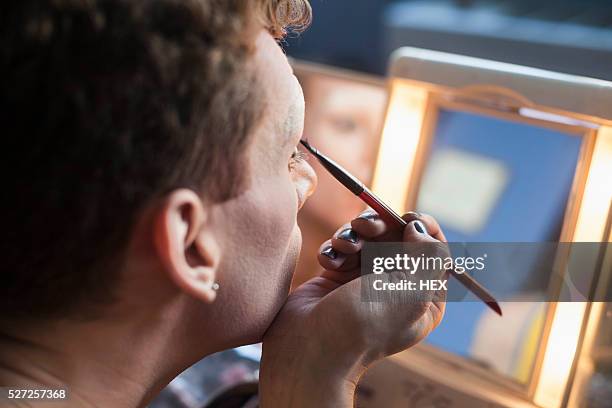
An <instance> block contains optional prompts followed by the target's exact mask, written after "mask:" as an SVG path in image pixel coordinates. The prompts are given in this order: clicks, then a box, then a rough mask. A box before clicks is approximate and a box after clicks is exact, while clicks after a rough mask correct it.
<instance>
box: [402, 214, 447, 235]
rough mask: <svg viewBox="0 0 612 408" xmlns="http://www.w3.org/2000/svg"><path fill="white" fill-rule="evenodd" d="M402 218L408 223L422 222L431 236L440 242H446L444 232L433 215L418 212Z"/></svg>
mask: <svg viewBox="0 0 612 408" xmlns="http://www.w3.org/2000/svg"><path fill="white" fill-rule="evenodd" d="M402 218H403V219H404V220H406V222H408V223H410V222H411V221H421V222H422V223H423V224H425V227H426V229H427V233H428V234H429V235H431V236H432V237H434V238H435V239H437V240H438V241H442V242H446V237H445V236H444V233H443V232H442V228H440V224H438V221H436V219H435V218H434V217H432V216H431V215H429V214H424V213H420V212H416V211H410V212H407V213H406V214H404V215H402Z"/></svg>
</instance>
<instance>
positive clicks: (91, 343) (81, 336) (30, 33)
mask: <svg viewBox="0 0 612 408" xmlns="http://www.w3.org/2000/svg"><path fill="white" fill-rule="evenodd" d="M1 7H2V12H1V15H2V19H3V24H2V26H1V28H0V31H1V44H0V49H1V50H2V51H1V61H2V62H1V67H2V68H1V70H2V75H1V77H2V102H1V107H2V109H1V112H2V113H0V115H2V123H3V126H4V129H5V140H6V141H7V142H8V147H7V148H5V149H3V154H4V155H5V157H4V159H5V160H4V161H5V163H8V164H9V165H10V169H11V170H10V173H7V174H5V178H6V180H5V183H4V188H5V198H4V207H5V225H6V226H5V231H4V234H3V238H2V239H3V246H2V247H3V255H4V259H3V260H4V262H3V270H2V277H3V286H2V289H1V290H2V293H1V294H0V299H1V300H0V302H2V317H1V318H0V333H1V335H0V344H1V345H0V383H1V384H2V385H4V386H10V387H22V388H23V387H26V386H27V387H32V388H39V389H56V388H63V387H67V389H68V393H69V394H68V399H67V400H66V401H60V402H58V403H57V406H74V407H94V406H100V407H137V406H144V405H146V404H147V402H148V401H150V400H151V398H153V397H154V396H155V395H156V393H157V392H158V391H159V390H160V389H161V388H162V387H163V386H164V385H165V384H167V383H168V382H169V381H170V380H171V379H172V378H173V377H174V376H176V375H177V374H178V373H179V372H181V371H182V370H184V369H185V368H186V367H188V366H190V365H191V364H193V363H194V362H196V361H198V360H200V359H201V358H203V357H205V356H207V355H209V354H211V353H214V352H217V351H220V350H224V349H227V348H231V347H236V346H239V345H243V344H249V343H254V342H259V341H261V340H262V339H263V341H264V355H263V360H262V366H261V386H260V399H261V403H262V405H263V406H266V407H267V406H279V407H287V406H319V407H325V406H330V407H331V406H349V405H351V404H352V399H353V391H354V386H355V383H356V381H357V379H358V378H359V376H360V375H361V374H362V373H363V371H364V370H365V368H366V367H367V366H368V365H369V364H371V363H372V362H373V361H375V360H376V359H378V358H381V357H383V356H385V355H388V354H390V353H393V352H397V351H399V350H401V349H403V348H406V347H409V346H410V345H412V344H414V343H415V342H417V341H419V340H420V339H421V338H422V337H424V336H425V335H426V334H427V333H428V332H429V331H430V330H431V329H433V327H435V325H436V324H437V323H438V322H439V321H440V319H441V317H442V313H443V303H441V302H436V301H434V300H435V299H434V298H433V297H427V298H419V297H416V298H415V299H412V300H411V301H410V302H408V303H406V304H404V305H391V304H390V305H386V304H383V305H380V307H377V308H370V307H367V306H364V303H362V302H361V301H360V298H359V295H360V286H359V284H360V279H361V278H357V276H358V270H356V269H355V266H356V263H355V260H356V259H358V256H359V251H360V249H361V245H362V243H363V240H364V239H379V240H391V239H395V240H399V239H402V238H403V239H404V240H407V241H425V242H427V241H431V242H437V241H436V240H435V239H434V238H431V237H429V236H427V235H426V234H421V233H419V232H418V231H419V228H417V227H415V222H417V221H413V219H414V217H413V218H411V219H410V221H412V222H411V223H410V224H409V227H407V228H406V230H405V231H404V232H403V235H402V232H401V231H400V232H390V231H388V230H387V226H386V225H385V224H384V223H383V222H382V221H381V220H380V219H379V218H378V217H377V216H376V215H375V214H368V215H366V216H362V217H361V218H358V219H356V220H354V221H353V222H352V224H351V226H352V228H353V229H354V230H355V231H356V233H357V234H359V236H360V237H361V238H360V239H359V240H358V242H356V243H349V242H341V241H342V240H339V239H337V238H334V239H332V240H331V241H329V242H328V243H326V244H324V246H323V247H322V248H321V254H320V255H319V260H320V262H321V264H322V265H323V266H324V267H326V268H327V271H326V272H325V273H324V274H323V275H322V276H321V277H319V278H316V279H314V280H312V281H310V282H308V283H306V284H305V285H303V286H302V287H300V288H298V290H296V291H295V292H294V293H293V294H292V295H291V296H289V298H288V297H287V294H288V290H289V286H290V281H291V276H292V272H293V269H294V268H295V263H296V260H297V257H298V254H299V248H300V242H301V236H300V231H299V229H298V227H297V224H296V214H297V211H298V210H299V208H300V207H301V206H302V204H303V203H304V200H306V198H307V197H308V195H309V194H311V192H312V190H313V189H314V186H315V184H316V178H315V175H314V173H313V171H312V169H311V168H310V166H309V165H308V164H307V163H306V162H305V161H304V160H302V159H301V158H300V157H299V155H297V154H296V146H297V144H298V141H299V139H300V137H301V133H302V125H303V114H304V106H303V96H302V93H301V89H300V86H299V84H298V82H297V80H296V78H295V77H294V76H293V74H292V71H291V67H290V66H289V64H288V62H287V59H286V57H285V56H284V54H283V53H282V50H281V49H280V47H279V46H278V44H277V43H276V41H275V40H276V39H278V38H280V36H281V35H282V34H283V32H284V30H285V28H286V27H287V26H291V25H293V26H303V25H305V24H306V23H307V21H308V19H309V10H310V9H309V6H308V4H307V3H305V2H303V1H301V0H294V1H289V0H287V1H282V0H258V1H253V0H217V1H215V0H199V1H198V0H182V1H179V0H150V1H127V0H98V1H96V0H46V1H45V0H40V1H33V0H24V1H20V2H9V3H8V4H3V5H2V6H1ZM421 218H422V219H421V221H423V222H425V223H426V224H427V228H428V229H429V231H430V233H431V234H432V235H433V236H434V237H436V238H438V239H443V236H442V234H441V232H440V231H439V227H438V226H437V224H436V223H435V221H433V220H432V219H431V218H430V217H426V216H423V217H421ZM344 228H346V227H344ZM332 247H333V248H332ZM310 256H312V255H310ZM12 402H13V403H16V404H19V403H20V401H12ZM36 402H37V401H33V400H29V401H28V403H30V404H34V405H35V403H36ZM45 406H52V405H45Z"/></svg>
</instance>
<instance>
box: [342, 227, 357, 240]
mask: <svg viewBox="0 0 612 408" xmlns="http://www.w3.org/2000/svg"><path fill="white" fill-rule="evenodd" d="M338 239H341V240H344V241H348V242H351V243H353V244H354V243H356V242H357V240H358V238H357V233H356V232H355V231H353V230H352V229H351V228H347V229H345V230H344V231H342V232H341V233H340V234H338Z"/></svg>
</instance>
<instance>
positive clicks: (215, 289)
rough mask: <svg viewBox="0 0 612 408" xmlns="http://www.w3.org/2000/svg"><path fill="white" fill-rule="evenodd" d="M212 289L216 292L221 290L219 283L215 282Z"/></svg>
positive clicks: (211, 286)
mask: <svg viewBox="0 0 612 408" xmlns="http://www.w3.org/2000/svg"><path fill="white" fill-rule="evenodd" d="M210 288H211V289H212V290H214V291H215V292H216V291H218V290H219V284H218V283H217V282H213V284H212V285H210Z"/></svg>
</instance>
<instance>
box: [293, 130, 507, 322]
mask: <svg viewBox="0 0 612 408" xmlns="http://www.w3.org/2000/svg"><path fill="white" fill-rule="evenodd" d="M300 143H302V145H303V146H304V147H305V148H306V149H307V150H308V151H309V152H310V153H311V154H312V155H313V156H314V157H316V158H317V160H318V161H319V163H321V165H322V166H323V167H325V169H326V170H327V171H328V172H329V173H330V174H331V175H332V176H333V177H334V178H335V179H336V180H338V181H339V182H340V183H341V184H342V185H343V186H344V187H346V188H348V189H349V190H350V191H351V192H352V193H353V194H355V195H356V196H357V197H359V198H360V199H361V200H362V201H363V202H365V203H366V204H367V205H369V206H370V207H371V208H372V209H373V210H374V211H376V212H377V213H378V214H379V215H380V218H382V219H383V221H385V222H386V223H387V224H388V225H390V226H394V227H396V228H401V229H403V228H404V227H406V226H407V225H408V223H407V222H406V220H404V219H403V218H402V217H401V216H400V215H399V214H398V213H396V212H395V211H394V210H393V209H392V208H391V207H389V206H388V205H387V204H385V203H384V202H383V201H382V200H381V199H380V198H378V197H376V195H375V194H374V193H372V192H371V191H370V190H369V189H368V188H367V187H366V186H365V185H364V184H363V183H362V182H361V181H359V179H357V178H356V177H355V176H353V175H352V174H350V173H349V172H348V171H346V170H345V169H343V168H342V167H341V166H340V165H339V164H338V163H336V162H334V161H333V160H332V159H330V158H329V157H327V156H325V155H324V154H322V153H321V152H319V151H318V150H317V149H315V148H314V147H312V146H311V145H310V143H308V142H307V141H306V140H304V139H302V140H300ZM448 272H450V274H451V275H453V276H454V277H455V278H456V279H457V280H458V281H459V282H461V284H462V285H463V286H465V287H466V288H467V289H468V290H469V291H470V292H472V293H473V294H474V295H476V296H478V298H479V299H480V300H482V301H483V302H485V303H486V304H487V306H489V307H490V308H491V309H492V310H493V311H494V312H495V313H497V314H498V315H500V316H501V315H502V311H501V308H500V307H499V304H498V303H497V301H496V300H495V298H494V297H493V296H492V295H491V294H490V293H489V291H487V289H485V288H484V287H483V286H482V285H481V284H480V283H478V282H477V281H476V279H474V278H472V277H471V276H470V275H468V274H467V273H465V272H464V273H459V272H456V271H455V270H454V269H449V271H448Z"/></svg>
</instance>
